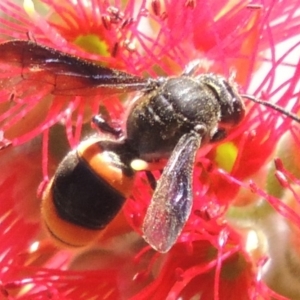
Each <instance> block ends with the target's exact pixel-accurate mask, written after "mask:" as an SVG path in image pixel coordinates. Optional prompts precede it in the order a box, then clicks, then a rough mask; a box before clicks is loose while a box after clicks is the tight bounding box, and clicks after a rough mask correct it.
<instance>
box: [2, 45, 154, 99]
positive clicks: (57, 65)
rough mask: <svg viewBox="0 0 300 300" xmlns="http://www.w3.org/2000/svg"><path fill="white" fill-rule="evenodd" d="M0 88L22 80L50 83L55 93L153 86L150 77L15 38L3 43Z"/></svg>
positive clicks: (51, 89)
mask: <svg viewBox="0 0 300 300" xmlns="http://www.w3.org/2000/svg"><path fill="white" fill-rule="evenodd" d="M0 53H1V55H0V89H7V88H9V87H12V88H13V87H15V85H16V84H20V83H22V85H24V86H25V85H26V86H27V87H28V86H30V85H33V86H47V85H48V86H49V91H50V93H51V94H53V95H63V96H67V95H76V96H88V95H96V94H97V93H99V91H103V90H105V92H106V93H109V92H112V93H116V92H124V91H131V90H132V91H134V90H142V89H147V88H149V82H150V81H149V80H147V79H144V78H142V77H138V76H134V75H130V74H128V73H125V72H121V71H118V70H114V69H110V68H107V67H102V66H100V65H97V64H95V63H93V62H90V61H87V60H84V59H80V58H78V57H75V56H72V55H69V54H66V53H63V52H61V51H58V50H55V49H52V48H48V47H44V46H41V45H38V44H36V43H34V42H31V41H21V40H14V41H9V42H6V43H3V44H0Z"/></svg>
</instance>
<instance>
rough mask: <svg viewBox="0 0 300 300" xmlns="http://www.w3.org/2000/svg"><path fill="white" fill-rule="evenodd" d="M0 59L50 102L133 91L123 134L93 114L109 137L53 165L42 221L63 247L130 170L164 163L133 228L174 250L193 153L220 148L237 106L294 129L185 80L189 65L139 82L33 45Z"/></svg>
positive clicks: (115, 207) (89, 232)
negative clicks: (47, 89)
mask: <svg viewBox="0 0 300 300" xmlns="http://www.w3.org/2000/svg"><path fill="white" fill-rule="evenodd" d="M0 53H1V56H2V57H1V59H2V60H3V59H7V60H8V61H9V62H11V63H12V64H14V65H18V66H20V67H21V68H22V70H23V71H22V72H23V74H22V76H23V78H30V77H31V76H33V74H34V76H37V73H38V72H39V71H42V72H41V74H42V76H43V77H42V78H40V81H43V80H44V81H45V82H47V84H51V85H52V91H51V93H53V94H55V95H62V96H63V95H78V96H85V95H93V94H97V93H98V92H99V91H103V90H104V91H110V92H115V93H125V92H126V93H127V92H133V91H136V92H139V93H140V95H139V98H138V99H137V100H135V101H134V102H133V103H132V105H131V107H130V109H129V112H128V114H127V116H126V119H125V120H124V123H125V130H121V129H119V128H114V127H112V126H111V125H110V124H109V123H108V122H107V121H105V120H104V119H103V118H102V117H101V116H95V117H94V118H93V123H94V124H95V125H96V126H97V127H98V128H99V129H100V131H102V132H106V133H108V134H109V135H110V136H111V138H108V137H107V136H106V137H101V134H100V135H99V136H96V137H92V138H88V139H86V140H84V141H82V142H81V143H80V144H79V145H78V147H77V148H76V149H74V150H72V151H71V152H69V153H68V154H67V156H66V157H65V158H64V159H63V160H62V162H61V163H60V164H59V166H58V168H57V171H56V173H55V174H54V176H53V178H52V179H51V181H50V182H49V184H48V186H47V188H46V189H45V191H44V193H43V197H42V208H41V211H42V216H43V220H44V222H45V224H46V227H47V228H48V230H49V232H50V234H51V235H52V236H53V237H54V239H56V240H57V241H59V242H61V243H63V244H65V245H67V246H73V247H80V246H85V245H86V244H88V243H89V242H90V241H92V240H94V239H95V238H96V237H97V236H98V234H99V232H100V231H101V230H103V229H104V228H105V227H106V226H107V225H108V224H109V223H110V222H111V221H112V220H113V219H114V217H115V216H116V215H117V213H118V212H119V211H120V210H121V208H122V205H123V204H124V202H125V200H126V199H127V198H128V197H129V196H130V195H131V192H132V188H133V186H134V178H135V175H136V173H137V172H138V171H139V170H140V169H142V168H137V167H136V164H135V163H134V162H137V161H144V162H146V163H150V164H151V162H152V161H156V160H161V159H167V163H166V166H165V167H164V169H163V172H162V174H161V177H160V179H159V180H158V182H157V185H156V188H155V191H154V193H153V196H152V199H151V202H150V205H149V207H148V209H147V212H146V216H145V218H144V223H143V227H142V230H143V235H144V239H145V240H146V241H147V242H148V243H149V245H150V246H151V247H153V248H154V249H155V250H157V251H159V252H167V251H169V249H170V248H171V247H172V246H173V245H174V244H175V243H176V240H177V238H178V236H179V235H180V233H181V231H182V229H183V227H184V225H185V224H186V222H187V219H188V218H189V216H190V213H191V209H192V204H193V190H192V184H193V176H192V174H193V168H194V164H195V157H196V153H197V151H198V149H199V148H200V147H202V146H203V145H205V144H207V143H212V142H215V141H219V140H222V139H224V138H225V137H226V135H227V133H228V130H230V129H231V128H233V127H235V126H237V125H238V124H239V123H240V122H241V120H242V119H243V117H244V115H245V106H244V100H243V99H244V98H248V99H250V100H252V101H254V102H257V103H260V104H262V105H267V106H269V107H271V108H273V109H275V110H277V111H280V112H282V113H283V114H285V115H287V116H288V117H290V118H292V119H294V120H295V121H297V122H300V120H299V118H298V117H297V116H296V115H294V114H292V113H290V112H287V111H285V110H284V109H283V108H281V107H279V106H277V105H275V104H271V103H269V102H264V101H262V100H259V99H257V98H255V97H252V96H247V95H241V94H239V92H238V90H237V88H236V85H235V83H234V82H233V80H230V79H229V80H228V79H226V78H225V77H223V76H220V75H217V74H214V73H203V74H198V75H197V74H195V71H196V70H197V69H198V67H199V66H198V65H199V63H198V62H192V63H190V64H189V65H188V66H187V67H186V68H185V69H184V71H183V72H182V74H181V75H179V76H174V77H160V78H156V79H155V78H143V77H139V76H135V75H131V74H128V73H126V72H122V71H119V70H114V69H111V68H108V67H103V66H100V65H97V64H95V63H93V62H90V61H87V60H83V59H80V58H78V57H75V56H72V55H69V54H66V53H63V52H60V51H57V50H55V49H52V48H48V47H44V46H41V45H38V44H36V43H34V42H31V41H21V40H15V41H9V42H6V43H3V44H1V45H0Z"/></svg>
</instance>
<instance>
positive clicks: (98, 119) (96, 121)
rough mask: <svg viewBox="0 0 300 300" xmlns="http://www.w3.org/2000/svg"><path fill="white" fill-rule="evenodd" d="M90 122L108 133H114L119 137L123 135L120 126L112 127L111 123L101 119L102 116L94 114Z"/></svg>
mask: <svg viewBox="0 0 300 300" xmlns="http://www.w3.org/2000/svg"><path fill="white" fill-rule="evenodd" d="M92 123H93V124H94V125H95V126H96V127H97V128H98V129H99V130H101V131H103V132H106V133H110V134H112V135H114V136H115V137H117V138H119V137H121V136H123V135H124V134H123V131H122V129H121V128H114V127H112V126H111V125H109V124H108V122H107V121H106V120H104V119H103V117H102V116H100V115H96V116H94V117H93V119H92Z"/></svg>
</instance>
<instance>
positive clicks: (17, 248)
mask: <svg viewBox="0 0 300 300" xmlns="http://www.w3.org/2000/svg"><path fill="white" fill-rule="evenodd" d="M113 2H114V3H111V2H110V3H108V1H83V0H79V1H76V3H75V2H74V1H71V0H65V1H60V2H59V1H54V0H42V1H39V2H38V3H37V4H36V5H35V6H34V5H33V3H32V2H31V1H30V0H25V1H24V3H23V6H20V5H19V4H16V3H15V2H14V1H13V0H2V1H1V3H0V11H1V15H0V41H1V42H6V41H8V40H11V39H21V40H32V41H34V42H36V43H37V44H40V45H43V46H48V47H51V48H54V49H57V50H59V51H63V52H66V53H69V54H72V55H76V56H78V57H81V58H84V59H89V60H93V61H96V62H99V64H104V65H105V66H108V67H110V68H117V69H119V70H122V71H125V72H128V73H131V74H134V75H137V76H152V77H155V78H156V77H158V76H175V75H178V74H180V73H181V72H182V70H183V68H184V66H185V65H187V64H188V63H189V62H190V61H192V60H193V59H200V60H201V62H202V63H201V66H200V70H199V72H198V73H201V72H213V73H220V74H222V75H223V76H225V77H228V78H231V80H232V78H233V74H234V73H236V78H235V81H236V82H237V83H238V84H239V85H240V90H241V93H242V92H246V91H247V92H248V93H251V94H253V95H255V96H257V97H259V98H261V99H263V100H265V101H270V102H273V103H276V104H277V105H280V106H281V107H284V108H286V109H288V110H289V111H292V112H294V113H297V112H298V110H299V101H298V99H299V83H298V82H299V70H300V69H299V54H298V53H299V33H298V32H299V16H298V15H299V14H298V10H299V9H298V7H299V4H300V3H299V1H298V0H292V1H289V2H288V3H287V1H285V2H280V3H278V1H271V0H266V1H259V2H255V3H250V4H249V3H248V1H243V0H241V1H214V0H211V1H196V0H194V1H193V0H179V1H177V0H176V1H175V0H174V1H173V0H160V1H156V0H155V1H154V0H153V1H148V2H147V1H135V0H128V1H125V2H124V1H113ZM2 49H3V48H2ZM20 53H21V54H20ZM20 53H19V55H20V56H17V55H15V54H14V53H12V52H10V51H6V52H5V53H0V126H1V128H0V130H1V131H0V133H1V135H0V138H1V147H0V148H1V150H0V157H1V160H0V166H1V174H0V195H1V197H0V201H1V205H0V220H1V222H0V228H1V233H2V236H3V237H2V240H1V246H0V247H1V250H0V253H1V263H0V274H1V275H0V276H1V277H0V292H1V293H2V294H3V296H4V297H6V298H8V299H48V298H51V299H121V298H122V299H123V298H125V299H130V298H131V299H151V298H153V297H156V298H158V299H179V298H182V299H191V298H193V299H197V298H199V299H200V298H201V299H220V300H222V299H237V297H238V298H239V299H258V298H261V299H287V298H297V297H299V295H300V291H299V289H298V287H297V276H298V275H297V274H298V273H297V272H298V271H297V270H298V269H299V262H300V260H299V253H300V252H299V243H298V239H297V237H298V233H299V228H300V217H299V213H300V212H299V184H300V181H299V179H298V178H299V175H300V174H299V173H300V172H299V162H298V161H299V160H298V152H299V151H298V149H299V124H296V123H295V122H292V120H291V119H290V118H288V117H286V116H283V115H282V114H281V113H280V112H278V111H275V110H272V109H270V108H266V107H264V106H263V105H258V104H253V103H251V101H249V99H248V100H247V99H245V103H246V116H245V118H244V119H243V121H242V122H241V124H240V125H239V126H237V127H236V128H234V129H232V130H231V131H230V132H229V134H228V136H227V137H226V138H225V139H224V140H222V141H221V142H220V143H215V144H209V145H207V146H205V147H203V148H201V149H200V151H199V153H198V154H197V159H196V164H195V169H194V174H193V178H194V183H193V194H194V201H193V209H192V213H191V216H190V217H189V220H188V222H187V223H186V225H185V227H184V229H183V232H182V233H181V235H180V236H179V238H178V240H177V242H176V244H175V245H174V246H173V247H172V248H171V250H170V251H169V252H167V253H165V254H161V253H158V252H155V251H154V250H152V249H151V248H150V246H147V245H146V244H145V242H144V241H143V240H142V239H141V237H140V236H141V227H142V223H143V220H144V217H145V212H146V210H147V207H148V206H149V201H150V199H151V195H152V193H153V191H152V189H151V188H150V185H149V182H148V180H147V178H146V176H145V174H144V173H143V172H141V174H138V176H137V178H136V182H135V187H134V190H133V192H132V197H131V198H130V199H128V200H127V202H126V204H125V206H124V208H123V210H122V211H121V212H120V214H119V215H118V217H117V218H116V219H115V220H114V221H113V222H112V224H110V225H109V226H108V227H107V230H106V231H104V232H103V235H102V236H101V237H99V240H98V241H97V243H95V244H94V245H92V246H91V247H90V248H86V249H81V250H78V251H71V250H62V249H58V248H56V247H55V246H54V245H53V244H52V243H51V242H49V241H48V237H47V235H46V234H45V233H44V230H43V228H42V226H40V223H41V220H40V216H39V198H40V194H41V193H42V191H43V190H44V188H45V185H46V184H47V183H48V180H49V177H48V176H49V174H50V175H52V174H53V173H54V171H55V169H56V167H57V164H58V162H59V161H60V160H61V159H62V157H63V156H64V155H65V154H66V153H67V152H68V151H69V149H70V148H75V147H76V146H77V145H78V143H79V141H80V140H81V139H82V138H83V137H85V136H88V135H90V134H91V129H90V124H89V123H90V120H91V117H92V116H93V115H96V114H98V113H99V112H101V114H103V115H104V116H105V117H107V118H108V119H110V120H111V122H112V124H114V123H116V124H118V126H120V127H124V124H123V123H124V118H125V117H126V113H124V112H126V110H127V108H128V106H129V105H130V103H131V101H130V99H131V98H132V95H127V94H124V95H123V94H121V95H120V93H119V94H117V95H114V94H111V93H109V91H108V90H103V89H99V90H97V93H95V91H91V90H90V89H89V86H88V85H87V86H86V87H84V88H82V89H83V90H84V91H85V93H84V94H83V93H81V94H77V92H76V91H74V90H73V89H70V90H68V91H67V92H65V93H60V92H59V89H58V86H59V84H62V83H60V82H59V81H58V80H59V79H58V76H57V77H55V78H54V79H53V76H52V75H53V74H52V73H51V70H50V71H49V70H47V69H46V68H45V67H44V66H42V65H41V64H37V65H35V66H34V65H32V64H30V63H31V62H30V60H29V61H26V59H25V54H24V52H23V51H21V52H20ZM70 70H71V71H72V69H70ZM60 75H61V76H62V77H63V76H65V74H60ZM56 80H57V81H56ZM63 83H64V84H65V85H66V84H68V83H70V82H69V81H68V76H65V77H64V82H63ZM79 83H81V82H80V80H79ZM71 85H72V86H73V87H74V82H71ZM127 99H129V100H128V101H127ZM124 116H125V117H124ZM274 162H275V164H274ZM25 174H26V175H27V174H28V175H27V176H26V175H25ZM153 174H154V176H155V178H156V179H158V178H159V177H160V175H161V174H160V172H159V171H154V172H153ZM41 183H42V184H41ZM278 282H280V284H278ZM294 282H295V284H293V283H294ZM291 284H292V285H293V286H292V287H291ZM237 295H238V296H237ZM285 297H286V298H285Z"/></svg>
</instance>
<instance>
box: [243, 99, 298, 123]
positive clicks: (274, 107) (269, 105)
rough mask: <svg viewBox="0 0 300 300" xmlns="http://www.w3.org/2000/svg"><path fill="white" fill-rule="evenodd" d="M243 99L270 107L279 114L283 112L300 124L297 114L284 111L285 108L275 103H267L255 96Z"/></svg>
mask: <svg viewBox="0 0 300 300" xmlns="http://www.w3.org/2000/svg"><path fill="white" fill-rule="evenodd" d="M241 96H242V97H243V98H247V99H249V100H251V101H253V102H256V103H258V104H262V105H264V106H268V107H271V108H273V109H274V110H277V111H279V112H281V113H282V114H283V115H285V116H287V117H289V118H291V119H292V120H294V121H296V122H297V123H300V117H299V116H297V115H296V114H294V113H292V112H290V111H287V110H286V109H284V108H283V107H281V106H279V105H276V104H274V103H271V102H266V101H263V100H260V99H258V98H256V97H254V96H250V95H241Z"/></svg>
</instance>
